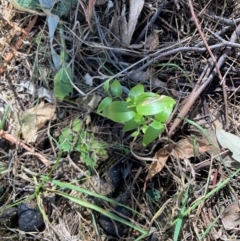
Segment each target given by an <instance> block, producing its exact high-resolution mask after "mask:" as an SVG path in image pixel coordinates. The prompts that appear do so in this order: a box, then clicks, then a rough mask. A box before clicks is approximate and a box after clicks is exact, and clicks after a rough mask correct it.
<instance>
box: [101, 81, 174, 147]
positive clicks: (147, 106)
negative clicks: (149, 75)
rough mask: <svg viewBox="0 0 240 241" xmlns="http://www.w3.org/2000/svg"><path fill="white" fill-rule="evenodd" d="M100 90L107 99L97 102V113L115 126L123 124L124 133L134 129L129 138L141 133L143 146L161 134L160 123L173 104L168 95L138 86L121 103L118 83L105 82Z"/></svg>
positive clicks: (161, 125) (165, 118)
mask: <svg viewBox="0 0 240 241" xmlns="http://www.w3.org/2000/svg"><path fill="white" fill-rule="evenodd" d="M104 89H105V91H106V92H108V94H109V96H108V97H106V98H104V99H103V100H102V101H101V103H100V104H99V106H98V109H97V113H98V114H101V115H102V116H104V117H107V118H108V119H110V120H112V121H115V122H117V123H123V124H124V127H123V131H124V132H126V131H133V130H135V131H134V132H132V134H131V136H132V137H136V136H138V135H139V134H140V133H143V145H144V146H146V145H148V144H150V143H151V142H152V141H154V140H155V139H156V138H157V137H158V136H159V135H160V134H161V133H162V132H163V131H164V123H165V122H166V121H167V120H168V118H169V116H170V115H171V113H172V109H173V106H174V105H175V103H176V102H175V100H173V99H172V98H170V97H168V96H165V95H158V94H156V93H152V92H145V91H144V87H143V85H140V84H139V85H137V86H135V87H133V88H132V89H131V90H130V92H129V94H128V97H127V98H126V99H125V100H123V98H122V86H121V84H120V82H119V81H118V80H114V81H113V83H111V84H109V80H108V81H106V82H105V84H104Z"/></svg>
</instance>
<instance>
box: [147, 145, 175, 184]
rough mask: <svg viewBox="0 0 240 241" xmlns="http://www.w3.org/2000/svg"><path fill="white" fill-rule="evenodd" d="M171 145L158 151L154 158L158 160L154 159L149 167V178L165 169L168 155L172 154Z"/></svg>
mask: <svg viewBox="0 0 240 241" xmlns="http://www.w3.org/2000/svg"><path fill="white" fill-rule="evenodd" d="M171 145H172V144H171ZM171 145H167V146H165V147H163V148H162V149H160V150H158V151H157V152H156V154H155V156H154V159H157V160H158V161H153V162H152V164H151V165H150V167H149V169H148V175H147V180H149V179H151V178H152V177H153V176H155V175H156V174H157V173H159V172H160V171H161V170H162V169H163V167H164V166H165V164H166V161H167V159H168V157H169V156H170V151H171Z"/></svg>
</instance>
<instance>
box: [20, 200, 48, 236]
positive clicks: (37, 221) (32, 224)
mask: <svg viewBox="0 0 240 241" xmlns="http://www.w3.org/2000/svg"><path fill="white" fill-rule="evenodd" d="M18 217H19V218H18V226H19V229H20V230H22V231H25V232H34V231H37V230H40V229H41V228H43V226H44V221H43V217H42V214H41V213H40V212H39V210H38V208H37V205H36V204H35V203H34V202H32V201H30V202H26V203H22V204H20V205H19V206H18Z"/></svg>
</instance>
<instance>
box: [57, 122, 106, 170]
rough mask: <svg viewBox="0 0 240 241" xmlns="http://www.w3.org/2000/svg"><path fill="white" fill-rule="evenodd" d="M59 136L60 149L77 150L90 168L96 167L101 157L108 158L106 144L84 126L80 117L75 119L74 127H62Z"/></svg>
mask: <svg viewBox="0 0 240 241" xmlns="http://www.w3.org/2000/svg"><path fill="white" fill-rule="evenodd" d="M61 132H62V134H61V135H60V136H59V149H60V150H62V151H64V152H71V151H77V152H79V153H80V156H81V158H82V159H83V161H84V162H85V164H86V165H87V166H88V167H89V168H94V167H96V164H97V161H98V160H99V159H101V160H106V159H107V158H108V152H107V150H106V149H105V148H106V144H105V143H104V142H103V141H101V140H98V139H97V138H96V137H95V136H94V135H93V134H92V133H90V132H87V131H86V130H84V128H83V123H82V121H81V120H80V119H76V120H74V121H73V124H72V127H66V128H64V129H62V131H61Z"/></svg>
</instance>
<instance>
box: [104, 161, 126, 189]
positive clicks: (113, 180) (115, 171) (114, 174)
mask: <svg viewBox="0 0 240 241" xmlns="http://www.w3.org/2000/svg"><path fill="white" fill-rule="evenodd" d="M121 179H122V172H121V168H120V165H115V166H113V167H111V168H110V169H109V170H108V171H107V173H106V180H107V183H109V184H111V185H112V186H113V188H117V186H118V185H119V183H120V181H121Z"/></svg>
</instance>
